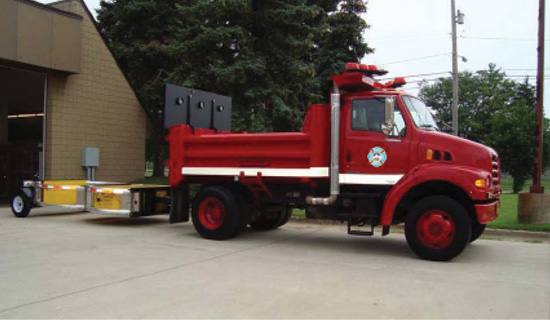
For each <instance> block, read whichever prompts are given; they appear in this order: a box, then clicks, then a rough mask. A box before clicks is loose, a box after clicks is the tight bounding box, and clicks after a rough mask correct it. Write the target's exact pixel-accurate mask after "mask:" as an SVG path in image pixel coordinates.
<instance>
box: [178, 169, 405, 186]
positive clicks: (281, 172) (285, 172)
mask: <svg viewBox="0 0 550 320" xmlns="http://www.w3.org/2000/svg"><path fill="white" fill-rule="evenodd" d="M241 172H243V173H244V175H245V176H246V177H256V176H257V175H258V173H261V175H262V177H289V178H300V177H304V178H328V176H329V168H328V167H314V168H304V169H294V168H219V167H217V168H208V167H183V168H181V174H182V175H189V176H240V175H241ZM402 177H403V174H359V173H353V174H349V173H346V174H340V184H364V185H394V184H396V183H397V181H399V179H401V178H402Z"/></svg>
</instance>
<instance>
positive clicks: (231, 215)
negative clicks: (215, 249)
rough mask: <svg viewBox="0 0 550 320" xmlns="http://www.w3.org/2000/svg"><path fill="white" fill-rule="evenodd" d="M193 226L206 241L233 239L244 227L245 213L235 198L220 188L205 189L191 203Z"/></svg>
mask: <svg viewBox="0 0 550 320" xmlns="http://www.w3.org/2000/svg"><path fill="white" fill-rule="evenodd" d="M192 216H193V225H194V227H195V230H197V232H198V233H199V234H200V235H201V236H202V237H203V238H206V239H214V240H224V239H228V238H232V237H235V236H236V235H238V234H239V233H241V232H242V231H243V229H244V228H243V224H244V225H245V226H246V216H245V211H244V210H243V208H242V207H241V204H240V202H239V201H238V198H237V196H235V195H234V194H233V193H231V191H229V190H228V189H227V188H225V187H222V186H213V187H207V188H205V189H203V190H202V191H200V193H199V194H198V195H197V197H196V198H195V200H194V201H193V213H192Z"/></svg>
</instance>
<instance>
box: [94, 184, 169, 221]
mask: <svg viewBox="0 0 550 320" xmlns="http://www.w3.org/2000/svg"><path fill="white" fill-rule="evenodd" d="M169 194H170V186H165V185H146V184H126V185H107V186H94V187H91V188H89V195H90V196H89V197H88V210H89V211H91V212H101V213H111V214H125V215H129V216H131V217H135V216H150V215H155V214H164V213H169V206H168V204H169V203H170V199H169Z"/></svg>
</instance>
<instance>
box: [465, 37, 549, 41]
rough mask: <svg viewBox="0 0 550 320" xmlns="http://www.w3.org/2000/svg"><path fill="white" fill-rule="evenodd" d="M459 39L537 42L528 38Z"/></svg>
mask: <svg viewBox="0 0 550 320" xmlns="http://www.w3.org/2000/svg"><path fill="white" fill-rule="evenodd" d="M460 38H461V39H467V40H488V41H537V39H530V38H498V37H470V36H460ZM546 41H548V40H546Z"/></svg>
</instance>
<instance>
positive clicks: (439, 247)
mask: <svg viewBox="0 0 550 320" xmlns="http://www.w3.org/2000/svg"><path fill="white" fill-rule="evenodd" d="M470 235H471V224H470V219H469V217H468V213H467V212H466V209H464V207H462V206H461V205H460V204H459V203H458V202H456V201H455V200H453V199H452V198H449V197H446V196H430V197H426V198H424V199H422V200H420V201H418V202H417V203H416V204H415V205H414V206H413V208H412V209H411V211H410V212H409V214H408V216H407V218H406V221H405V236H406V238H407V242H408V244H409V246H410V247H411V249H412V250H413V251H414V252H415V253H416V254H417V255H418V256H420V257H422V258H424V259H427V260H433V261H447V260H451V259H453V258H454V257H456V256H457V255H459V254H460V253H461V252H462V250H464V248H465V247H466V246H467V245H468V243H469V242H470Z"/></svg>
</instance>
